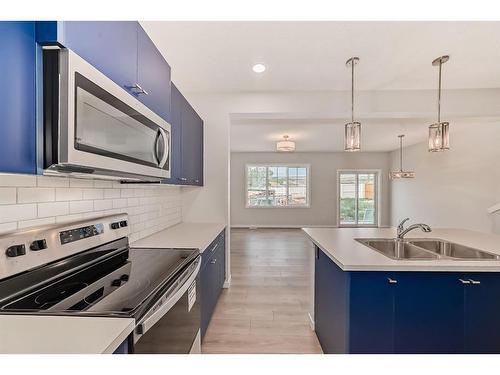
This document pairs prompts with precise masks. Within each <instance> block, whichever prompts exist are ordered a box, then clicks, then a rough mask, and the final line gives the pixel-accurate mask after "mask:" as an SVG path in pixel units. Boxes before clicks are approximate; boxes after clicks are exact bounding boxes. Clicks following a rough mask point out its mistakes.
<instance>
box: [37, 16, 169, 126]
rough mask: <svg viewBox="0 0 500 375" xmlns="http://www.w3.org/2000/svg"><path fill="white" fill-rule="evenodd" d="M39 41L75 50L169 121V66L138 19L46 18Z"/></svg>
mask: <svg viewBox="0 0 500 375" xmlns="http://www.w3.org/2000/svg"><path fill="white" fill-rule="evenodd" d="M36 35H37V41H38V43H40V44H57V45H61V46H63V47H66V48H69V49H71V50H73V51H75V52H76V53H77V54H78V55H80V56H81V57H82V58H84V59H85V60H87V61H88V62H89V63H91V64H92V65H94V66H95V67H96V68H97V69H99V70H100V71H101V72H102V73H104V74H105V75H106V76H108V77H109V78H111V79H112V80H113V81H114V82H116V83H117V84H118V85H119V86H121V87H123V88H124V89H126V90H128V91H129V92H130V94H131V95H134V96H136V97H137V98H138V99H139V100H140V101H141V102H143V103H144V104H145V105H146V106H147V107H149V108H150V109H151V110H153V111H154V112H155V113H157V114H158V115H159V116H161V117H162V118H164V119H165V120H167V121H170V66H169V65H168V63H167V62H166V61H165V60H164V59H163V57H162V55H161V54H160V52H159V51H158V50H157V48H156V47H155V45H154V44H153V42H152V41H151V39H149V37H148V35H147V34H146V32H145V31H144V30H143V28H142V27H141V26H140V25H139V23H138V22H135V21H64V22H62V21H59V22H55V21H44V22H38V23H37V33H36Z"/></svg>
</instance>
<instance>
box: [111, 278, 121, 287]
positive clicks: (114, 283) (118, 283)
mask: <svg viewBox="0 0 500 375" xmlns="http://www.w3.org/2000/svg"><path fill="white" fill-rule="evenodd" d="M120 285H122V280H121V279H116V280H113V281H112V282H111V286H120Z"/></svg>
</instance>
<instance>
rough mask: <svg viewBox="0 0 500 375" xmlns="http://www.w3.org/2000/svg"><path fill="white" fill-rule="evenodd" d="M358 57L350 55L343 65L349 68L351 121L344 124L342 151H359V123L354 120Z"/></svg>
mask: <svg viewBox="0 0 500 375" xmlns="http://www.w3.org/2000/svg"><path fill="white" fill-rule="evenodd" d="M358 62H359V57H351V58H350V59H349V60H347V61H346V63H345V65H346V66H347V67H348V68H349V67H350V68H351V122H348V123H347V124H345V135H344V151H359V150H360V149H361V123H360V122H357V121H354V65H356V64H357V63H358Z"/></svg>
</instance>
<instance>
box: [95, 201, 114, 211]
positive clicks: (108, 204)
mask: <svg viewBox="0 0 500 375" xmlns="http://www.w3.org/2000/svg"><path fill="white" fill-rule="evenodd" d="M112 208H113V200H112V199H100V200H96V201H94V210H110V209H112Z"/></svg>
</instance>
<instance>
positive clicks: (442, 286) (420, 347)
mask: <svg viewBox="0 0 500 375" xmlns="http://www.w3.org/2000/svg"><path fill="white" fill-rule="evenodd" d="M303 230H304V232H305V233H306V235H307V236H308V237H309V238H310V239H311V240H312V241H313V242H314V244H315V249H316V250H315V261H314V268H315V272H314V302H313V306H314V308H313V311H314V312H313V311H311V315H312V319H313V321H314V327H315V330H316V333H317V335H318V338H319V340H320V342H321V345H322V348H323V351H324V352H325V353H500V320H499V319H498V318H497V311H499V308H500V260H457V259H452V258H442V259H431V260H419V259H418V260H417V259H391V258H389V257H387V256H385V255H383V254H381V253H380V252H377V251H375V250H373V249H371V248H369V247H367V246H366V245H364V244H362V243H360V242H358V241H356V239H360V238H394V237H395V236H396V229H395V228H304V229H303ZM407 238H408V239H411V238H423V239H424V238H439V239H442V240H447V241H450V242H455V243H458V244H462V245H466V246H470V247H473V248H477V249H479V250H482V251H486V252H489V253H492V254H498V255H500V236H497V235H491V234H484V233H478V232H473V231H468V230H462V229H435V230H433V231H432V232H431V233H422V232H420V231H413V232H410V233H409V234H408V235H407Z"/></svg>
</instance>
